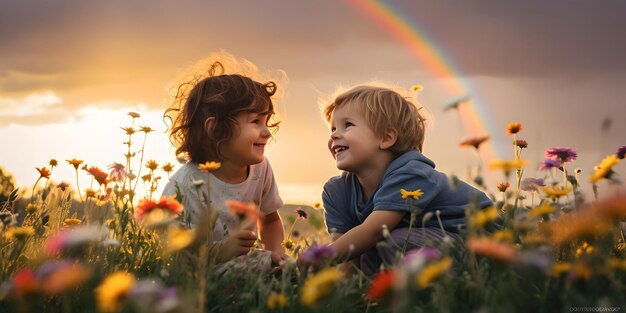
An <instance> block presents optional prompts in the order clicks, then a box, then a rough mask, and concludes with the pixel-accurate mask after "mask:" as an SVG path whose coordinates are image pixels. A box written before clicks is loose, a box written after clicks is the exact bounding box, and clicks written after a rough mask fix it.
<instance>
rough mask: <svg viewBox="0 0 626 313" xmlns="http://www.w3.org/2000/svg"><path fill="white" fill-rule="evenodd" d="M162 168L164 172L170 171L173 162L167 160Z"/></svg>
mask: <svg viewBox="0 0 626 313" xmlns="http://www.w3.org/2000/svg"><path fill="white" fill-rule="evenodd" d="M162 169H163V171H164V172H166V173H171V172H172V171H174V164H172V163H170V162H167V163H165V164H164V165H163V167H162Z"/></svg>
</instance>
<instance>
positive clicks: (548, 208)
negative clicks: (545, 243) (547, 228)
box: [529, 201, 556, 218]
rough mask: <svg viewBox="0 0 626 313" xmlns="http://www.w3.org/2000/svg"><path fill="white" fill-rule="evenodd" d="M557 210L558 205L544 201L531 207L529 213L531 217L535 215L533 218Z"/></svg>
mask: <svg viewBox="0 0 626 313" xmlns="http://www.w3.org/2000/svg"><path fill="white" fill-rule="evenodd" d="M555 210H556V207H554V206H552V205H551V204H550V202H548V201H544V202H543V203H541V204H540V205H539V206H538V207H535V208H532V209H530V213H529V215H530V217H533V218H534V217H540V216H547V215H548V214H550V213H552V212H554V211H555Z"/></svg>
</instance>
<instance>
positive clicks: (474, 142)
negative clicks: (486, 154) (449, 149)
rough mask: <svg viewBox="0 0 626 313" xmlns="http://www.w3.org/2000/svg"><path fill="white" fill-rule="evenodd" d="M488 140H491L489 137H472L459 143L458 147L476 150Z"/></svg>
mask: <svg viewBox="0 0 626 313" xmlns="http://www.w3.org/2000/svg"><path fill="white" fill-rule="evenodd" d="M489 138H491V136H480V137H472V138H468V139H465V140H463V141H461V142H460V143H459V145H460V146H462V147H474V149H476V150H478V148H479V147H480V145H481V144H482V143H483V142H485V141H487V140H489Z"/></svg>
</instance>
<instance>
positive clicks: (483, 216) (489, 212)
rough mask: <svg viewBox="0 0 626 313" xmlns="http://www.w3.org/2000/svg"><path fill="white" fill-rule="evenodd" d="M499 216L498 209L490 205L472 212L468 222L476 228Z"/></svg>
mask: <svg viewBox="0 0 626 313" xmlns="http://www.w3.org/2000/svg"><path fill="white" fill-rule="evenodd" d="M499 217H500V214H499V213H498V209H496V207H495V206H493V205H492V206H490V207H488V208H486V209H482V210H478V211H477V212H476V213H474V214H472V216H471V217H470V219H469V224H470V225H472V226H474V227H477V228H483V227H484V226H485V225H486V224H488V223H491V222H493V221H495V220H497V219H498V218H499Z"/></svg>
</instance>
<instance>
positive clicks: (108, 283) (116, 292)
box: [95, 271, 135, 312]
mask: <svg viewBox="0 0 626 313" xmlns="http://www.w3.org/2000/svg"><path fill="white" fill-rule="evenodd" d="M134 285H135V276H133V275H132V274H130V273H126V272H120V271H118V272H115V273H113V274H111V275H109V276H108V277H107V278H105V279H104V281H103V282H102V284H101V285H100V286H98V288H96V290H95V292H96V301H97V304H98V309H99V310H100V311H102V312H116V311H119V310H120V309H121V308H122V300H123V298H124V297H125V296H126V295H127V294H128V292H130V290H131V288H133V286H134Z"/></svg>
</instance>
